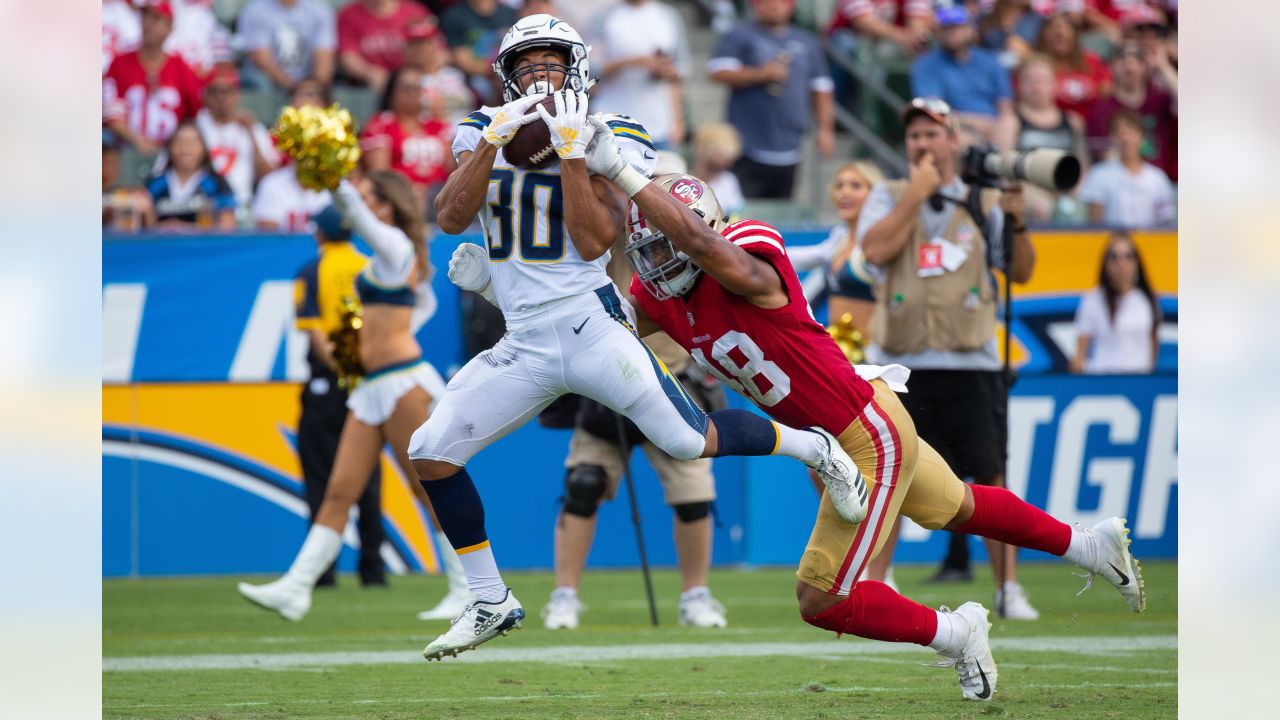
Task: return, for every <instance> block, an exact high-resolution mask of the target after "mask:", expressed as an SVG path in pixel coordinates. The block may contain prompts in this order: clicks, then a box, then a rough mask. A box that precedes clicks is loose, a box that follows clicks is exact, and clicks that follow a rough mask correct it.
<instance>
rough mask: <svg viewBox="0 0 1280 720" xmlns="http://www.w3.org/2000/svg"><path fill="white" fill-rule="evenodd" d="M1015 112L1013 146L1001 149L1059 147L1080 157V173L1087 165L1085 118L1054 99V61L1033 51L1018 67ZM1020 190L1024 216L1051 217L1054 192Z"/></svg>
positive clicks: (1054, 200)
mask: <svg viewBox="0 0 1280 720" xmlns="http://www.w3.org/2000/svg"><path fill="white" fill-rule="evenodd" d="M1015 116H1016V117H1015V120H1014V128H1015V132H1014V134H1013V137H1014V144H1013V147H1012V148H1009V147H1005V148H1004V149H1006V150H1008V149H1015V150H1019V151H1023V152H1025V151H1027V150H1035V149H1038V148H1048V149H1053V150H1062V151H1063V152H1069V153H1071V154H1072V155H1075V156H1076V157H1077V158H1079V159H1080V164H1081V172H1082V173H1083V172H1085V171H1086V170H1087V169H1088V167H1089V166H1088V162H1089V152H1088V147H1087V146H1086V144H1085V135H1084V121H1083V120H1081V119H1080V116H1079V115H1076V114H1075V113H1070V112H1067V111H1065V110H1063V109H1062V108H1060V107H1058V105H1057V103H1055V102H1054V100H1053V61H1051V60H1049V58H1047V57H1045V56H1043V55H1032V56H1031V57H1029V58H1027V59H1026V61H1024V62H1023V63H1022V67H1021V68H1019V69H1018V103H1017V105H1016V106H1015ZM1023 192H1024V193H1025V194H1026V214H1027V219H1029V220H1032V221H1040V222H1043V221H1048V220H1050V219H1051V218H1052V217H1053V214H1054V208H1055V204H1056V198H1055V196H1054V194H1053V193H1051V192H1049V191H1048V190H1044V189H1042V188H1038V187H1036V186H1034V185H1029V186H1027V187H1025V188H1024V189H1023Z"/></svg>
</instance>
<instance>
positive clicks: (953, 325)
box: [857, 98, 1040, 620]
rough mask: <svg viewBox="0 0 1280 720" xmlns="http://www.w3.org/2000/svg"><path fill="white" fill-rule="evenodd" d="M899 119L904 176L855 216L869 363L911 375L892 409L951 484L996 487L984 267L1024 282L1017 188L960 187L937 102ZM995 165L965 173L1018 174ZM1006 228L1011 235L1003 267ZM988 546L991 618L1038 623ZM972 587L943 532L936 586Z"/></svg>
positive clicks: (992, 357) (913, 106)
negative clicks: (871, 284)
mask: <svg viewBox="0 0 1280 720" xmlns="http://www.w3.org/2000/svg"><path fill="white" fill-rule="evenodd" d="M902 120H903V125H905V126H906V148H907V157H908V160H909V161H910V163H911V170H910V177H909V179H907V180H894V181H888V182H884V183H880V184H878V185H876V187H875V188H874V189H873V190H872V191H871V195H870V196H869V197H868V198H867V201H866V204H865V205H864V206H863V209H862V214H861V217H860V218H859V220H858V228H857V235H858V242H859V243H860V244H861V246H862V249H863V254H864V256H865V257H866V259H867V261H868V262H869V263H871V264H872V265H873V266H874V267H875V268H876V269H877V270H878V278H877V282H876V308H875V312H874V315H873V317H872V321H871V327H872V330H871V337H872V338H874V342H873V343H872V345H871V347H870V348H868V361H869V362H872V363H875V364H879V365H888V364H891V363H898V364H901V365H905V366H906V367H908V368H910V369H911V381H910V388H911V392H909V393H907V394H906V395H904V396H903V397H902V402H903V404H904V405H905V406H906V407H907V410H908V411H909V412H910V414H911V417H912V418H913V419H914V420H915V423H916V431H917V434H918V435H919V436H920V438H921V439H923V440H925V441H927V442H928V443H929V444H930V445H932V446H933V447H934V448H936V449H937V450H938V452H939V453H940V454H941V455H942V457H943V458H944V459H945V460H946V461H947V464H948V465H950V466H951V467H952V468H953V469H954V470H955V471H956V474H957V475H959V476H960V477H962V478H964V479H966V480H969V481H972V482H974V483H977V484H979V485H998V486H1003V485H1004V455H1005V436H1006V427H1005V415H1006V403H1007V397H1008V385H1007V380H1006V376H1005V374H1004V373H1003V372H1002V365H1001V358H1000V356H999V354H998V353H997V350H996V332H995V323H996V304H997V301H998V293H997V289H996V285H995V280H994V276H993V274H992V272H991V270H992V269H993V268H994V269H1001V270H1002V269H1004V268H1005V267H1006V265H1007V267H1008V268H1009V276H1010V279H1012V280H1013V281H1014V282H1018V283H1024V282H1026V281H1027V280H1029V279H1030V278H1031V272H1032V269H1033V268H1034V266H1035V251H1034V249H1033V248H1032V246H1031V240H1030V237H1029V236H1028V234H1027V228H1026V226H1025V225H1024V224H1023V202H1022V188H1021V185H1020V184H1019V183H1017V182H1010V183H1007V184H1006V185H1005V187H1004V189H1003V190H998V189H995V188H992V187H986V188H982V187H978V186H971V185H970V184H966V183H965V182H964V181H962V180H961V178H960V168H961V162H960V154H961V143H960V139H959V137H958V135H957V133H958V130H959V123H958V121H957V118H956V117H955V114H954V113H953V112H952V110H951V107H950V106H949V105H947V103H946V102H944V101H942V100H940V99H937V98H916V99H915V100H912V101H911V103H910V104H909V105H908V106H907V107H906V108H905V109H904V110H903V114H902ZM1002 159H1003V158H1001V157H1000V156H998V155H994V154H993V153H992V154H983V153H977V154H974V153H971V154H970V155H969V156H968V157H967V158H966V160H967V163H966V165H967V169H968V171H969V172H967V173H966V176H969V175H970V174H971V173H974V172H976V174H977V176H978V177H977V178H975V179H978V180H981V181H988V182H989V181H992V180H994V178H991V177H990V175H991V174H992V173H990V172H989V171H990V170H1002V169H1003V170H1005V171H1012V172H1001V173H1000V174H1002V175H1006V176H1016V175H1019V174H1020V175H1023V176H1026V175H1027V173H1025V172H1024V173H1018V172H1017V171H1018V169H1019V168H1018V167H1005V168H1000V167H997V166H999V165H1001V161H1002ZM1032 164H1033V165H1036V168H1035V169H1036V170H1039V169H1040V166H1039V165H1038V164H1035V163H1032ZM1013 165H1016V163H1006V166H1013ZM988 166H991V167H988ZM988 182H984V183H983V184H988ZM1006 222H1008V223H1011V225H1010V228H1009V229H1010V230H1011V233H1009V234H1011V235H1012V247H1011V250H1012V252H1011V254H1010V258H1009V259H1008V261H1007V262H1006V258H1005V255H1006V254H1005V253H1004V252H1003V249H1004V239H1005V237H1006V233H1005V232H1004V230H1005V224H1006ZM986 542H987V551H988V553H989V555H990V557H991V567H992V571H993V574H994V576H995V580H996V597H995V604H996V608H997V612H998V613H999V615H1000V616H1002V617H1006V618H1011V619H1020V620H1034V619H1036V618H1037V617H1039V613H1038V612H1037V611H1036V609H1035V608H1033V607H1032V606H1031V604H1030V603H1029V602H1028V601H1027V597H1026V594H1025V593H1024V592H1023V590H1022V588H1021V586H1019V585H1018V583H1017V580H1016V576H1015V572H1014V557H1013V553H1012V552H1007V551H1006V550H1005V546H1003V545H1001V544H999V543H996V542H993V541H991V540H987V541H986ZM970 579H972V573H971V571H970V569H969V550H968V536H966V535H954V534H953V536H952V542H951V548H950V550H949V552H948V554H947V557H946V560H945V561H944V564H943V567H942V569H941V570H940V571H939V572H938V574H937V575H935V576H934V580H935V581H939V582H944V581H960V580H965V581H967V580H970Z"/></svg>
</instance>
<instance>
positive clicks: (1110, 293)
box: [1070, 231, 1163, 374]
mask: <svg viewBox="0 0 1280 720" xmlns="http://www.w3.org/2000/svg"><path fill="white" fill-rule="evenodd" d="M1162 317H1163V316H1162V314H1161V312H1160V303H1159V302H1158V301H1157V300H1156V294H1155V292H1154V291H1153V290H1152V289H1151V285H1150V284H1149V283H1148V282H1147V273H1146V269H1145V268H1144V267H1143V265H1142V256H1141V255H1139V254H1138V247H1137V246H1136V245H1134V244H1133V238H1132V237H1131V236H1130V235H1129V233H1127V232H1122V231H1118V232H1113V233H1111V239H1110V240H1109V241H1108V242H1107V251H1106V254H1105V255H1104V256H1103V262H1102V269H1101V271H1100V272H1099V273H1098V287H1096V288H1094V289H1093V290H1091V291H1089V293H1088V294H1086V295H1085V296H1084V297H1083V298H1081V299H1080V307H1079V309H1077V310H1076V322H1075V326H1076V354H1075V357H1073V358H1071V364H1070V369H1071V372H1073V373H1080V372H1086V373H1090V374H1100V373H1149V372H1151V371H1152V370H1154V369H1155V366H1156V357H1157V356H1158V355H1159V353H1160V335H1159V333H1160V322H1161V320H1162Z"/></svg>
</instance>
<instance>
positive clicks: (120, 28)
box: [102, 0, 142, 75]
mask: <svg viewBox="0 0 1280 720" xmlns="http://www.w3.org/2000/svg"><path fill="white" fill-rule="evenodd" d="M141 41H142V23H141V22H140V21H139V19H138V11H137V9H136V8H134V7H133V3H132V2H129V0H102V74H103V75H106V74H107V68H109V67H111V61H112V60H115V59H116V58H117V57H119V56H120V55H123V54H125V53H127V52H133V51H134V50H137V49H138V43H139V42H141Z"/></svg>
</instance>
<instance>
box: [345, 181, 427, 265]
mask: <svg viewBox="0 0 1280 720" xmlns="http://www.w3.org/2000/svg"><path fill="white" fill-rule="evenodd" d="M333 204H334V205H337V206H338V210H340V211H342V214H343V215H345V216H346V217H347V219H349V220H350V221H351V227H352V229H353V230H354V231H355V233H356V234H357V235H359V236H360V237H362V238H364V241H365V242H367V243H369V247H371V248H373V262H371V263H369V268H370V269H371V270H372V272H373V278H374V279H375V280H377V281H378V282H380V283H384V284H387V285H399V284H403V283H404V281H405V278H407V277H409V272H410V271H411V270H413V243H412V242H410V241H409V237H408V236H407V235H405V234H404V231H403V230H401V229H400V228H397V227H392V226H391V225H387V224H386V223H384V222H382V221H381V220H379V219H378V218H377V216H376V215H374V214H373V211H372V210H370V209H369V206H368V205H365V204H364V198H362V197H360V191H359V190H356V188H355V186H354V185H352V184H351V183H350V182H348V181H347V180H343V181H342V183H341V184H340V185H338V189H337V190H336V191H334V193H333Z"/></svg>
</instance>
